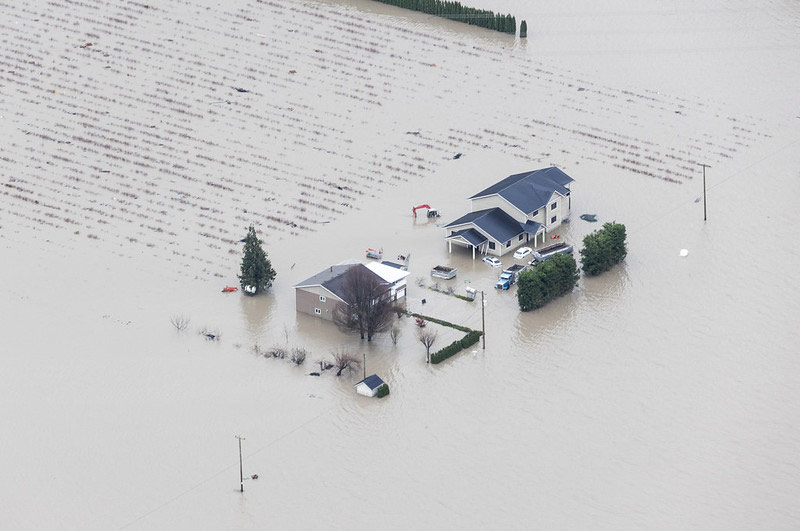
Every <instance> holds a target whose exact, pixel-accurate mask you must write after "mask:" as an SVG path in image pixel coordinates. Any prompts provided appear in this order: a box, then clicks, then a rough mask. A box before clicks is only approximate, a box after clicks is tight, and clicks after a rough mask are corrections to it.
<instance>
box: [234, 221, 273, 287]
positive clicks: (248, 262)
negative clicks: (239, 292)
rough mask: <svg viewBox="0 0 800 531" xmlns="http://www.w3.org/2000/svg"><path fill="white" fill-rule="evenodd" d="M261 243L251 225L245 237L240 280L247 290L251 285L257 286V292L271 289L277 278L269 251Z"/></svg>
mask: <svg viewBox="0 0 800 531" xmlns="http://www.w3.org/2000/svg"><path fill="white" fill-rule="evenodd" d="M261 243H262V242H261V240H259V239H258V236H256V229H254V228H253V226H252V225H250V228H249V229H248V230H247V236H246V237H245V239H244V255H243V256H242V267H241V272H240V274H239V282H240V283H241V286H242V289H243V290H245V291H248V288H250V287H251V286H252V287H253V288H255V292H256V293H257V292H258V291H259V290H266V289H269V287H270V286H271V285H272V281H273V280H274V279H275V270H274V269H272V264H271V263H270V261H269V259H268V258H267V253H265V252H264V249H263V248H262V247H261Z"/></svg>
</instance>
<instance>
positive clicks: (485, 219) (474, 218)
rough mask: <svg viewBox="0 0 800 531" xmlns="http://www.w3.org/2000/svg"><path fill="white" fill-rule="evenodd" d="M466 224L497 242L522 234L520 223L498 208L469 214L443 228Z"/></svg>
mask: <svg viewBox="0 0 800 531" xmlns="http://www.w3.org/2000/svg"><path fill="white" fill-rule="evenodd" d="M466 223H472V224H473V225H475V226H476V227H478V228H479V229H481V230H482V231H484V232H485V233H486V234H488V235H489V236H491V237H492V238H494V239H495V240H497V241H499V242H505V241H508V240H510V239H511V238H513V237H514V236H517V235H518V234H519V233H521V232H522V228H521V226H520V222H519V221H517V220H515V219H514V218H512V217H511V216H509V215H508V214H506V213H505V212H504V211H503V209H502V208H498V207H495V208H488V209H486V210H478V211H476V212H470V213H469V214H466V215H464V216H461V217H460V218H458V219H457V220H455V221H453V222H451V223H448V224H447V225H445V228H446V227H453V226H457V225H464V224H466ZM476 232H477V231H476ZM481 243H482V242H481Z"/></svg>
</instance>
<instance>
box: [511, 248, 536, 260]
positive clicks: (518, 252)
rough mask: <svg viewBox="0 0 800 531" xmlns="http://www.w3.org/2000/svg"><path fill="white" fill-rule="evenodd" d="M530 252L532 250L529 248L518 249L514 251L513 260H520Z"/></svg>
mask: <svg viewBox="0 0 800 531" xmlns="http://www.w3.org/2000/svg"><path fill="white" fill-rule="evenodd" d="M532 252H533V249H531V248H530V247H520V248H519V249H517V250H516V251H514V258H516V259H517V260H522V259H523V258H525V257H526V256H528V255H529V254H531V253H532Z"/></svg>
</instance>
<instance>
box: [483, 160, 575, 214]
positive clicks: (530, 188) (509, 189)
mask: <svg viewBox="0 0 800 531" xmlns="http://www.w3.org/2000/svg"><path fill="white" fill-rule="evenodd" d="M572 181H574V179H573V178H572V177H570V176H569V175H567V174H566V173H564V172H563V171H561V170H560V169H558V168H556V167H555V166H553V167H551V168H543V169H541V170H534V171H530V172H527V173H517V174H515V175H509V176H508V177H506V178H505V179H503V180H502V181H500V182H499V183H497V184H493V185H492V186H490V187H489V188H487V189H485V190H483V191H481V192H478V193H477V194H475V195H473V196H472V197H470V199H478V198H480V197H486V196H489V195H494V194H498V195H499V196H500V197H502V198H503V199H505V200H506V201H508V202H509V203H511V204H512V205H514V206H515V207H517V208H518V209H520V210H521V211H522V212H524V213H525V214H530V213H531V212H533V211H534V210H537V209H539V208H541V207H543V206H545V205H546V204H547V202H548V201H549V200H550V197H551V196H552V195H553V192H558V193H560V194H561V195H567V194H568V193H569V189H567V188H566V185H568V184H569V183H571V182H572Z"/></svg>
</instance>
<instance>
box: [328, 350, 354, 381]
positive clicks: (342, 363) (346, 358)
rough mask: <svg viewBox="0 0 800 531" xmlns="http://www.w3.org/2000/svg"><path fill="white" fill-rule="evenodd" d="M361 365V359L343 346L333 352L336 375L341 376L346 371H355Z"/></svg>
mask: <svg viewBox="0 0 800 531" xmlns="http://www.w3.org/2000/svg"><path fill="white" fill-rule="evenodd" d="M359 367H361V360H360V359H358V358H357V357H356V356H354V355H353V354H351V353H350V352H349V351H348V350H347V349H346V348H344V347H342V348H340V349H339V350H337V351H335V352H334V353H333V368H334V369H336V376H341V374H342V373H343V372H344V371H349V372H353V371H356V370H358V369H359Z"/></svg>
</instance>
